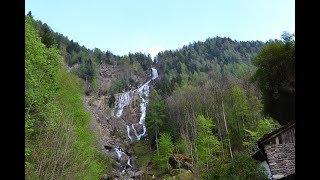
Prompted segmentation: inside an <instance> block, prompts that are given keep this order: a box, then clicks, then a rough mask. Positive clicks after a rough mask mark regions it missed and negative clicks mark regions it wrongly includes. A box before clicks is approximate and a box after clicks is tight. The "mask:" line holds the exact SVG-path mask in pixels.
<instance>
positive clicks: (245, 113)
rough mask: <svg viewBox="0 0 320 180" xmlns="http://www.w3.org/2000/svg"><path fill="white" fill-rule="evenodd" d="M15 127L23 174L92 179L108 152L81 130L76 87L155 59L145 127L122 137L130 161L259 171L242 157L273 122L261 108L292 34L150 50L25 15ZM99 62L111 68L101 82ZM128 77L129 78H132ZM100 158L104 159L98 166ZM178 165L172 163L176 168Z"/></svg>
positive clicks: (284, 65)
mask: <svg viewBox="0 0 320 180" xmlns="http://www.w3.org/2000/svg"><path fill="white" fill-rule="evenodd" d="M25 27H26V28H25V29H26V32H25V39H26V40H25V41H26V42H25V57H26V58H25V69H26V74H25V79H26V81H25V86H26V95H25V99H26V103H25V117H26V118H25V131H26V143H25V145H26V149H25V156H26V161H25V162H26V163H25V168H26V178H27V179H39V178H40V179H50V178H53V179H98V178H100V177H101V176H102V175H103V174H108V173H109V172H110V171H111V169H112V168H114V162H112V160H111V158H110V157H108V156H106V155H105V154H104V153H103V152H102V151H101V150H100V149H99V145H98V144H97V137H96V134H95V133H93V132H92V131H90V129H89V128H88V127H89V124H90V119H91V116H90V113H88V111H87V110H86V109H85V108H84V105H83V97H84V96H87V97H88V96H90V97H97V98H98V97H100V96H106V97H107V101H106V102H105V103H106V104H107V106H108V107H109V108H110V109H112V108H114V107H115V103H116V101H117V99H116V97H118V96H116V95H117V94H119V93H122V92H124V91H128V90H129V89H132V88H137V87H138V86H139V84H141V82H143V81H142V80H141V79H143V78H141V77H145V76H146V75H145V74H147V73H148V72H149V71H150V69H151V67H156V68H157V69H158V72H159V78H158V79H156V80H155V82H154V83H153V85H152V87H151V92H150V99H149V104H148V106H147V114H146V124H147V136H146V137H145V138H143V139H142V140H141V141H139V142H137V143H136V144H134V145H132V146H133V149H134V152H135V155H136V156H137V161H136V162H135V166H136V167H137V168H139V169H142V170H143V171H144V172H145V174H150V173H151V174H153V175H154V176H156V177H157V178H160V179H170V178H171V179H174V178H172V176H177V175H178V174H183V171H182V170H188V172H192V175H190V174H188V173H185V174H184V176H181V177H180V178H182V179H192V178H191V177H193V178H196V179H266V178H267V177H266V173H265V172H264V169H263V168H262V167H261V166H260V165H259V164H258V163H257V162H256V161H255V160H253V159H252V158H251V156H252V155H253V154H254V153H255V152H256V151H257V150H258V149H257V145H256V142H257V141H258V140H259V139H260V138H261V137H262V136H263V135H265V134H266V133H269V132H271V131H273V130H275V129H276V128H278V127H280V124H279V122H277V121H276V120H275V119H274V118H273V117H276V116H274V114H272V112H271V110H270V106H272V103H271V100H270V99H272V96H273V95H274V92H276V91H277V90H278V89H279V88H281V87H285V84H286V83H287V82H288V78H290V75H292V73H293V74H294V64H295V59H294V48H295V41H294V39H293V35H290V34H288V33H284V34H283V36H282V39H281V40H270V41H268V42H261V41H240V42H237V41H235V40H232V39H230V38H221V37H215V38H208V39H207V40H206V41H204V42H200V41H199V42H194V43H192V44H189V45H186V46H183V47H182V48H180V49H177V50H166V51H163V52H160V53H158V55H157V56H156V57H155V58H154V59H152V58H151V57H150V55H145V54H143V53H140V52H137V53H133V54H131V53H129V54H128V55H124V56H118V55H114V54H113V53H112V52H110V51H102V50H100V49H98V48H95V49H93V50H90V49H88V48H86V47H85V46H80V45H79V44H78V43H77V42H75V41H73V40H69V39H68V38H67V37H66V36H64V35H62V34H60V33H57V32H54V31H53V30H52V29H51V28H50V27H49V26H48V25H47V24H45V23H42V22H41V21H39V20H35V19H34V18H33V17H32V15H31V13H29V14H28V15H27V16H26V18H25ZM106 68H111V69H116V68H119V69H120V70H119V72H118V75H117V76H116V77H114V78H113V79H112V80H110V81H111V83H110V86H107V88H103V87H102V85H101V84H102V82H103V79H104V76H103V75H102V74H103V72H104V71H105V69H106ZM134 77H138V78H134ZM106 167H107V168H106ZM177 169H179V172H176V170H177Z"/></svg>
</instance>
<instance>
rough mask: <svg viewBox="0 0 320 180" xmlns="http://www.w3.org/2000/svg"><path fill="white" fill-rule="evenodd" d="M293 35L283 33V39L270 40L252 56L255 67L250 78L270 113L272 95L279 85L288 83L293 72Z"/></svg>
mask: <svg viewBox="0 0 320 180" xmlns="http://www.w3.org/2000/svg"><path fill="white" fill-rule="evenodd" d="M292 37H293V36H289V35H288V34H286V33H284V34H283V38H284V41H271V42H269V43H268V44H267V45H265V46H264V47H263V49H262V50H261V51H260V52H259V54H258V55H257V56H256V57H255V58H254V60H253V64H254V65H255V66H256V67H257V71H256V73H255V74H254V75H253V76H252V80H253V81H256V82H257V83H258V86H259V88H260V90H261V91H262V95H263V96H262V98H263V102H264V107H265V111H266V112H269V113H270V108H271V104H270V102H271V101H272V100H273V96H274V95H275V94H276V93H277V92H278V90H279V88H280V87H283V86H286V85H287V84H289V83H290V81H289V79H290V78H292V77H291V76H292V75H294V73H295V41H294V40H293V39H292Z"/></svg>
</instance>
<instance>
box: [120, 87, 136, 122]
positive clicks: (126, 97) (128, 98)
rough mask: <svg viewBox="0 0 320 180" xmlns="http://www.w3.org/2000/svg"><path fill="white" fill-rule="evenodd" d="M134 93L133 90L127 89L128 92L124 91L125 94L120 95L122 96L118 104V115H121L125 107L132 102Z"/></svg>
mask: <svg viewBox="0 0 320 180" xmlns="http://www.w3.org/2000/svg"><path fill="white" fill-rule="evenodd" d="M132 95H133V92H132V91H127V92H124V93H123V94H121V95H120V98H119V101H118V106H117V108H118V111H117V113H116V116H117V117H120V116H121V115H122V112H123V108H124V107H125V106H128V105H129V104H130V102H131V100H132Z"/></svg>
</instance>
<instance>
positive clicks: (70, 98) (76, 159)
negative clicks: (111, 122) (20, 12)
mask: <svg viewBox="0 0 320 180" xmlns="http://www.w3.org/2000/svg"><path fill="white" fill-rule="evenodd" d="M25 27H26V32H25V39H26V44H25V72H26V73H25V79H26V80H25V87H26V89H25V91H26V96H25V122H26V123H25V124H26V125H25V131H26V134H25V140H26V141H25V155H26V163H25V167H26V172H25V175H26V178H27V179H79V178H81V179H98V178H99V176H100V175H102V173H103V172H104V171H105V166H106V165H108V162H109V161H108V160H107V159H106V158H105V157H103V156H102V155H101V153H100V152H99V151H98V149H96V147H95V144H94V142H95V137H94V135H93V134H92V133H91V132H90V131H89V129H88V125H89V122H90V116H89V114H88V113H87V112H86V111H85V109H84V107H83V104H82V98H81V96H82V89H83V87H82V86H81V83H80V81H79V79H77V78H76V77H75V76H73V75H71V74H69V73H68V72H67V70H66V69H64V66H63V63H62V60H63V59H62V57H61V56H60V54H59V50H58V49H57V48H56V47H55V46H50V48H47V47H46V46H45V45H44V44H43V43H42V42H41V38H40V36H39V35H38V33H37V31H36V24H35V23H34V20H33V19H32V17H30V16H27V17H26V19H25Z"/></svg>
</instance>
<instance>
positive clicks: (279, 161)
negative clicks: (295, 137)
mask: <svg viewBox="0 0 320 180" xmlns="http://www.w3.org/2000/svg"><path fill="white" fill-rule="evenodd" d="M264 149H265V152H266V154H267V157H268V162H269V166H270V169H271V173H272V175H273V178H275V179H277V177H279V178H281V177H286V176H288V175H290V174H293V173H295V143H294V142H293V143H285V144H271V145H266V146H265V147H264Z"/></svg>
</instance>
